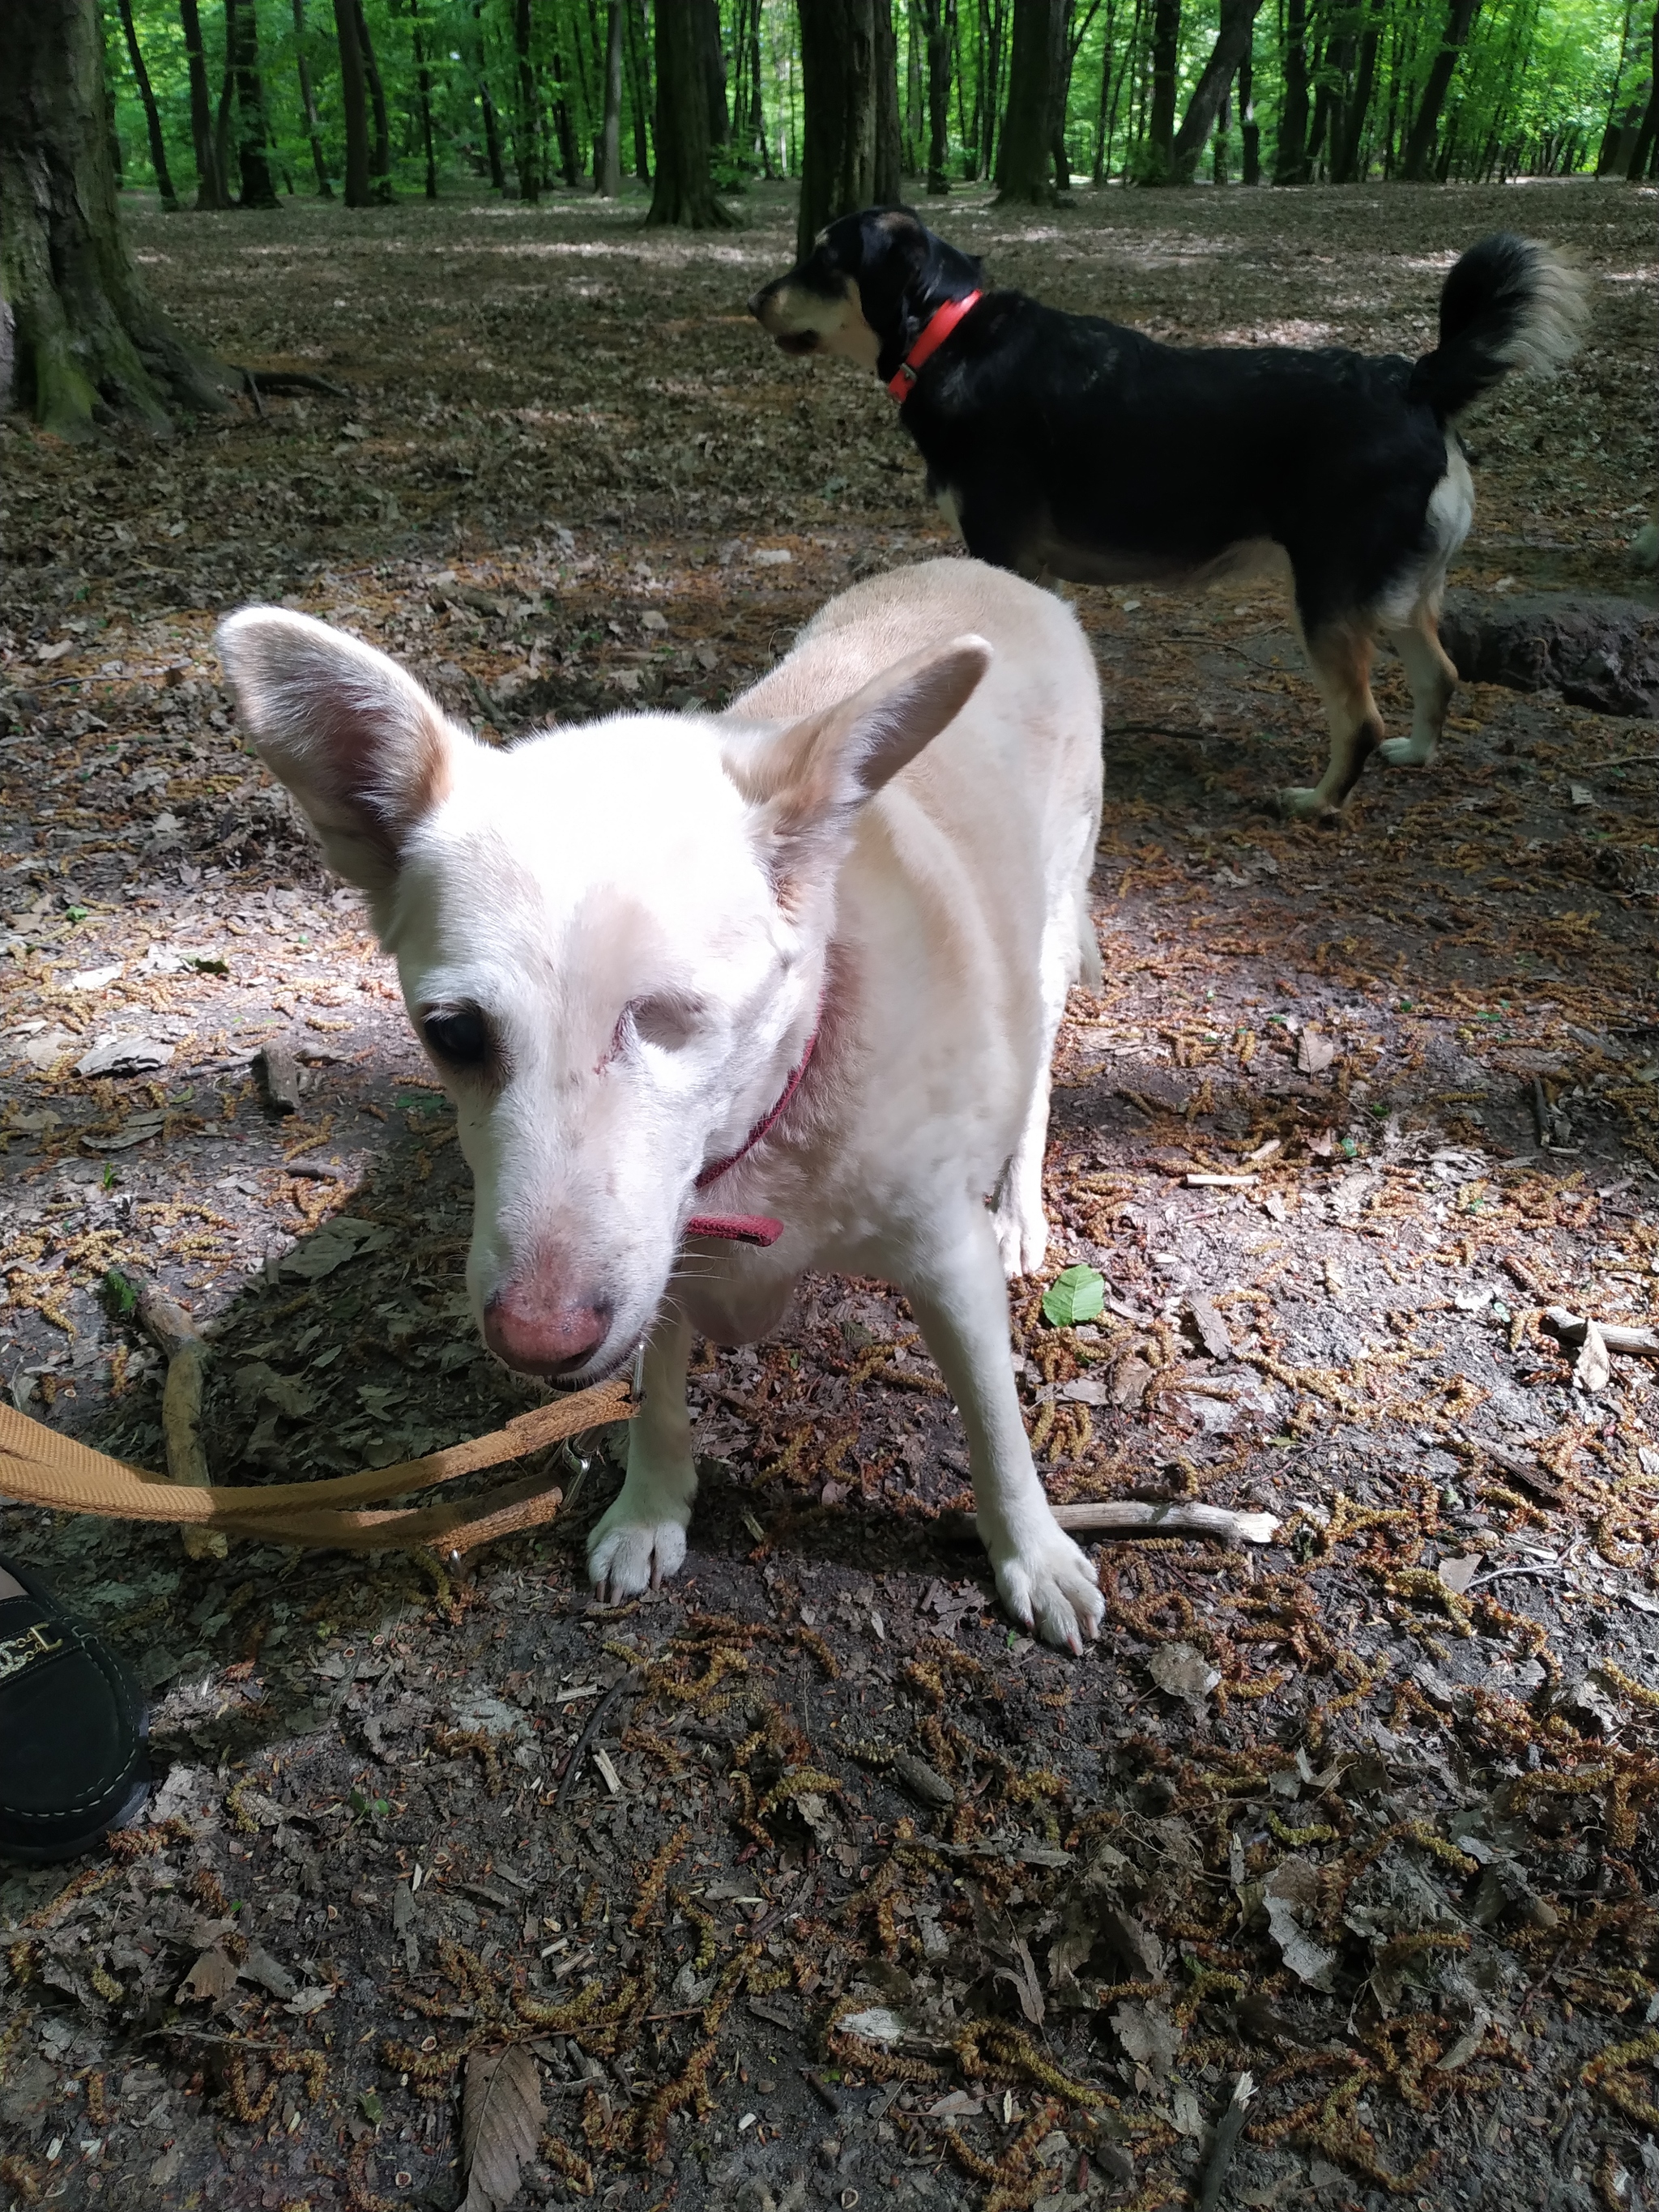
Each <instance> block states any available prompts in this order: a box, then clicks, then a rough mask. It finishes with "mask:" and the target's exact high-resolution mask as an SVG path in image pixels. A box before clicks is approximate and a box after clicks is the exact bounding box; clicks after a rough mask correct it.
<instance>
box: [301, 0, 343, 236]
mask: <svg viewBox="0 0 1659 2212" xmlns="http://www.w3.org/2000/svg"><path fill="white" fill-rule="evenodd" d="M294 61H295V68H296V70H298V72H299V78H300V106H301V109H302V110H303V112H304V114H305V118H306V135H307V137H308V138H309V139H310V141H311V166H312V167H313V169H314V170H315V171H316V173H317V197H318V198H319V200H331V199H332V198H333V197H334V187H333V185H331V184H330V182H329V180H328V163H327V161H325V159H324V156H323V126H322V125H321V123H320V122H319V120H318V116H317V100H316V96H315V94H313V91H312V88H311V65H310V64H309V63H308V62H307V59H306V0H294Z"/></svg>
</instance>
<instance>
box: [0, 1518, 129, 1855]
mask: <svg viewBox="0 0 1659 2212" xmlns="http://www.w3.org/2000/svg"><path fill="white" fill-rule="evenodd" d="M0 1567H3V1568H4V1569H5V1571H6V1572H7V1573H8V1574H9V1575H12V1576H14V1577H15V1578H16V1580H17V1581H18V1582H20V1583H21V1584H22V1585H23V1590H24V1595H22V1596H21V1597H17V1596H12V1597H4V1598H0V1858H7V1859H23V1860H27V1861H30V1862H32V1863H39V1862H41V1861H44V1860H49V1859H72V1858H74V1857H76V1856H77V1854H78V1853H80V1852H82V1851H85V1850H91V1848H92V1846H93V1844H95V1843H96V1842H97V1840H98V1838H100V1836H101V1835H103V1834H104V1833H105V1832H106V1831H107V1830H108V1829H110V1828H118V1827H119V1826H122V1824H123V1823H124V1822H125V1821H126V1820H131V1817H132V1815H133V1814H135V1813H136V1812H137V1810H138V1808H139V1807H140V1805H142V1804H143V1802H144V1798H145V1796H147V1794H148V1792H149V1762H148V1761H147V1760H146V1759H145V1757H144V1727H145V1713H144V1706H143V1699H141V1697H140V1696H139V1694H138V1691H137V1686H136V1685H135V1684H134V1682H133V1681H132V1680H131V1677H130V1676H129V1675H128V1674H127V1671H126V1669H125V1668H124V1667H123V1666H122V1665H121V1663H120V1662H119V1661H118V1659H117V1658H116V1657H115V1656H114V1655H113V1654H112V1652H110V1651H108V1650H106V1649H105V1647H104V1646H103V1644H100V1642H99V1640H98V1638H96V1637H95V1636H94V1635H93V1634H92V1633H91V1632H89V1631H88V1630H87V1629H84V1628H81V1627H78V1626H76V1623H75V1622H74V1621H72V1620H70V1619H69V1617H68V1615H67V1614H66V1613H64V1612H63V1611H62V1609H61V1608H60V1607H59V1606H58V1601H57V1600H56V1599H55V1598H54V1597H53V1596H52V1592H51V1591H50V1590H49V1589H47V1588H46V1584H45V1583H43V1582H42V1581H41V1580H40V1577H39V1576H38V1575H35V1574H32V1573H31V1572H30V1571H29V1570H28V1569H27V1567H24V1566H21V1565H19V1564H18V1562H17V1561H16V1560H15V1559H0Z"/></svg>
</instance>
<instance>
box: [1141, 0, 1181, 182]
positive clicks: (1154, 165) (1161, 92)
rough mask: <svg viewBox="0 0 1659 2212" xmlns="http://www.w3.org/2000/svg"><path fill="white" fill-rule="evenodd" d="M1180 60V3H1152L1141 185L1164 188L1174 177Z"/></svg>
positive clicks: (1164, 0) (1172, 0)
mask: <svg viewBox="0 0 1659 2212" xmlns="http://www.w3.org/2000/svg"><path fill="white" fill-rule="evenodd" d="M1180 58H1181V0H1152V113H1151V115H1150V117H1149V118H1147V124H1146V155H1145V156H1144V158H1143V160H1142V162H1141V179H1140V180H1141V182H1142V183H1143V184H1148V185H1161V184H1167V183H1168V182H1169V180H1170V178H1171V177H1172V176H1173V174H1174V173H1175V102H1176V64H1177V63H1178V61H1179V60H1180Z"/></svg>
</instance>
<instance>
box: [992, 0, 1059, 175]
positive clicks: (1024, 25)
mask: <svg viewBox="0 0 1659 2212" xmlns="http://www.w3.org/2000/svg"><path fill="white" fill-rule="evenodd" d="M1065 57H1066V4H1065V0H1014V22H1013V33H1012V39H1011V40H1010V52H1009V56H1008V105H1007V107H1006V111H1005V113H1004V116H1003V123H1002V149H1001V152H1000V155H999V156H998V160H997V173H996V181H997V187H998V190H997V204H998V205H999V206H1003V205H1024V206H1036V207H1051V206H1052V205H1053V204H1054V125H1055V120H1056V117H1055V110H1056V107H1057V106H1058V103H1059V100H1060V80H1061V72H1062V70H1063V68H1064V64H1065Z"/></svg>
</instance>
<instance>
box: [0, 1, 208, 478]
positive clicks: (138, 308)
mask: <svg viewBox="0 0 1659 2212" xmlns="http://www.w3.org/2000/svg"><path fill="white" fill-rule="evenodd" d="M106 86H107V77H106V70H105V66H104V52H103V30H102V25H101V23H100V15H99V9H98V6H97V0H28V4H27V6H13V7H9V8H6V9H0V272H3V282H0V292H3V295H4V297H5V299H6V301H8V302H9V306H10V308H11V311H12V316H13V375H14V380H15V398H16V400H17V403H18V404H20V405H21V406H23V407H27V409H28V410H30V411H31V413H32V414H33V416H34V418H35V420H36V421H37V422H39V423H40V425H41V427H42V428H44V429H46V430H49V431H51V432H52V434H53V435H55V436H57V437H59V438H64V439H68V440H71V441H80V440H83V439H86V438H88V437H90V436H91V435H93V432H94V424H95V423H96V422H97V421H99V420H100V419H101V418H106V417H109V416H115V415H122V416H128V417H131V418H133V419H136V420H137V421H138V422H142V423H143V424H145V425H146V426H147V427H149V428H150V429H152V430H154V431H156V432H157V433H159V434H161V435H165V434H166V432H167V430H168V428H170V422H169V410H170V408H171V407H173V406H174V405H184V406H188V407H193V408H202V409H208V408H211V409H216V410H218V409H223V408H224V407H226V405H227V404H228V402H227V400H226V398H225V392H226V391H227V390H228V385H229V380H228V377H226V376H225V374H224V373H223V372H222V371H221V370H220V369H219V368H218V366H217V364H216V363H215V362H212V361H211V360H210V359H209V358H208V356H205V355H204V354H202V353H199V352H197V350H196V349H193V348H192V347H191V346H188V345H186V344H185V342H184V340H183V339H182V338H180V337H179V335H178V333H177V332H176V331H174V330H173V328H172V326H171V325H170V324H169V323H167V320H166V319H165V318H164V317H163V316H162V315H161V313H160V312H159V310H158V309H157V308H156V307H155V302H154V301H153V300H152V299H151V297H150V295H149V289H148V288H147V287H146V285H145V283H144V282H143V277H142V276H140V274H139V272H138V268H137V264H136V263H135V261H134V260H133V258H132V254H131V249H130V248H129V246H128V245H127V242H126V239H125V234H124V233H123V231H122V228H121V219H120V215H119V212H118V205H117V202H116V197H115V176H114V172H113V170H112V167H111V163H110V153H109V134H108V129H107V122H106V115H107V108H106ZM0 399H3V395H0Z"/></svg>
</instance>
